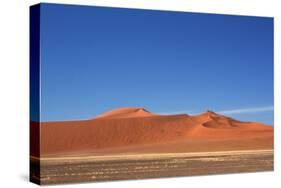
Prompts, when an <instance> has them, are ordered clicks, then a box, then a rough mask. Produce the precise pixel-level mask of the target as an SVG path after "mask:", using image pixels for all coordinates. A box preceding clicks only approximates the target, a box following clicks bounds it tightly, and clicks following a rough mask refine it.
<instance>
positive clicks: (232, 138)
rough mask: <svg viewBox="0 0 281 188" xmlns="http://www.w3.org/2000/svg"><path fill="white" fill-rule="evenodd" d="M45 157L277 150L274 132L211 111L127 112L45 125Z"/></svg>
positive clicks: (268, 127) (42, 136)
mask: <svg viewBox="0 0 281 188" xmlns="http://www.w3.org/2000/svg"><path fill="white" fill-rule="evenodd" d="M31 126H40V128H41V147H40V149H41V155H42V156H52V155H54V156H64V155H84V154H85V155H86V154H103V153H120V152H131V153H132V152H133V153H143V152H153V153H155V152H189V151H195V152H196V151H217V150H240V149H271V148H273V128H272V127H271V126H266V125H264V124H261V123H254V122H241V121H237V120H234V119H232V118H229V117H226V116H222V115H219V114H216V113H214V112H211V111H207V112H205V113H203V114H200V115H197V116H189V115H186V114H182V115H156V114H153V113H150V112H148V111H147V110H145V109H144V108H121V109H117V110H113V111H110V112H106V113H104V114H102V115H100V116H97V117H96V118H95V119H91V120H85V121H64V122H43V123H41V124H40V125H38V124H31Z"/></svg>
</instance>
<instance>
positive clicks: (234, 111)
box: [217, 106, 274, 115]
mask: <svg viewBox="0 0 281 188" xmlns="http://www.w3.org/2000/svg"><path fill="white" fill-rule="evenodd" d="M273 110H274V107H273V106H262V107H253V108H239V109H232V110H222V111H219V112H217V113H219V114H224V115H232V114H248V113H259V112H269V111H273Z"/></svg>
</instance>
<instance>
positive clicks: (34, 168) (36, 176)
mask: <svg viewBox="0 0 281 188" xmlns="http://www.w3.org/2000/svg"><path fill="white" fill-rule="evenodd" d="M29 45H30V46H29V58H30V59H29V61H30V65H29V66H30V67H29V71H30V72H29V86H30V87H29V107H30V112H29V116H30V117H29V118H30V119H29V136H30V137H29V155H30V156H36V157H38V158H40V4H36V5H33V6H30V7H29ZM29 180H30V182H33V183H35V184H39V185H40V184H41V180H40V161H39V160H38V161H35V160H32V159H31V157H30V159H29Z"/></svg>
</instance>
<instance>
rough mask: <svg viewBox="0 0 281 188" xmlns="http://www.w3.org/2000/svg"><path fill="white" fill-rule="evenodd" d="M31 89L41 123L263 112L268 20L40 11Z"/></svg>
mask: <svg viewBox="0 0 281 188" xmlns="http://www.w3.org/2000/svg"><path fill="white" fill-rule="evenodd" d="M41 85H42V88H41V97H42V98H41V105H42V106H41V120H42V121H54V120H74V119H87V118H91V117H95V116H96V115H98V114H100V113H102V112H104V111H108V110H111V109H114V108H119V107H124V106H140V107H145V108H146V109H147V110H149V111H152V112H156V113H157V112H160V113H167V114H169V113H175V112H180V111H184V112H185V111H186V112H190V113H198V112H203V111H206V110H208V109H209V110H213V111H223V110H231V109H243V108H255V107H264V106H272V105H273V19H272V18H264V17H249V16H247V17H246V16H227V15H215V14H196V13H184V12H166V11H151V10H136V9H135V10H134V9H117V8H102V7H89V6H70V5H55V4H42V5H41ZM232 117H235V118H238V119H242V120H249V121H260V122H265V123H268V124H273V110H272V111H266V112H256V113H246V114H243V113H241V114H233V115H232Z"/></svg>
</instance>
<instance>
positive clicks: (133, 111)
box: [96, 107, 156, 119]
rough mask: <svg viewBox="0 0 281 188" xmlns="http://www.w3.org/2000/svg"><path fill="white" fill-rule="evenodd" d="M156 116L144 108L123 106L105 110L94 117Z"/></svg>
mask: <svg viewBox="0 0 281 188" xmlns="http://www.w3.org/2000/svg"><path fill="white" fill-rule="evenodd" d="M151 116H156V114H153V113H151V112H149V111H147V110H146V109H144V108H137V107H124V108H118V109H115V110H111V111H108V112H105V113H103V114H101V115H99V116H97V117H96V119H99V118H116V119H117V118H133V117H151Z"/></svg>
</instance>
